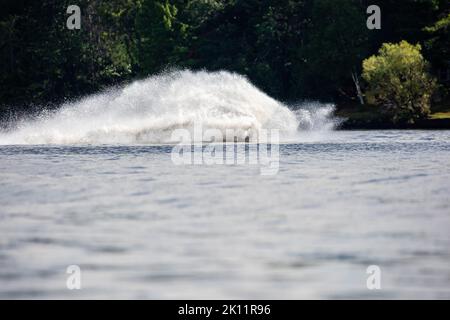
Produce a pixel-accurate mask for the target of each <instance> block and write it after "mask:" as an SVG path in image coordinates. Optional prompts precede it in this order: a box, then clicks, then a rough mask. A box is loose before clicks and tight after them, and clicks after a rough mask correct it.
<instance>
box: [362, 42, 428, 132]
mask: <svg viewBox="0 0 450 320" xmlns="http://www.w3.org/2000/svg"><path fill="white" fill-rule="evenodd" d="M421 49H422V48H421V46H420V45H419V44H417V45H411V44H409V43H408V42H406V41H401V42H400V43H398V44H392V43H385V44H383V46H382V47H381V49H380V50H379V52H378V55H374V56H371V57H370V58H368V59H366V60H364V61H363V74H362V76H363V78H364V80H366V81H367V84H368V90H367V92H366V96H367V99H368V101H369V103H372V104H376V105H379V106H381V107H382V108H383V109H384V110H385V111H386V112H387V113H388V114H389V115H390V116H391V119H392V121H393V122H408V123H414V122H415V121H416V120H418V119H423V118H426V117H427V116H428V115H429V113H430V100H431V95H432V94H433V92H434V90H435V88H436V82H435V80H434V79H433V78H432V77H431V76H430V75H429V74H428V72H427V69H428V62H427V61H426V60H425V59H424V58H423V56H422V54H421Z"/></svg>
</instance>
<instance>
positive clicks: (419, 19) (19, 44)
mask: <svg viewBox="0 0 450 320" xmlns="http://www.w3.org/2000/svg"><path fill="white" fill-rule="evenodd" d="M373 4H376V5H378V6H379V7H380V8H381V29H380V30H369V29H368V28H367V25H366V23H367V19H368V16H369V14H368V13H367V12H366V10H367V7H368V6H369V5H373ZM69 5H77V6H79V7H80V9H81V28H80V29H79V30H69V29H68V28H67V26H66V21H67V19H68V18H69V16H70V14H68V13H67V8H68V6H69ZM1 7H2V10H1V12H0V61H1V72H0V115H2V116H5V115H6V114H8V113H11V112H13V113H14V112H18V111H32V110H33V109H34V108H37V107H36V106H42V105H45V106H47V107H51V106H52V105H57V104H58V103H61V102H63V101H65V100H67V99H73V98H76V97H80V96H83V95H86V94H90V93H94V92H98V91H99V90H102V89H105V88H108V87H110V86H112V85H118V84H123V83H127V82H128V81H131V80H134V79H139V78H144V77H146V76H148V75H153V74H157V73H161V72H163V71H165V70H170V69H184V68H188V69H191V70H200V69H204V70H209V71H214V70H228V71H234V72H237V73H240V74H243V75H246V76H247V77H248V78H249V79H250V80H251V81H252V82H253V83H254V84H255V85H257V86H258V87H259V88H260V89H262V90H263V91H265V92H266V93H268V94H269V95H271V96H272V97H274V98H277V99H280V100H282V101H286V102H292V101H299V100H304V99H314V100H322V101H333V102H335V103H337V104H338V106H339V105H341V106H348V105H358V104H360V103H361V102H362V103H366V102H367V101H368V102H369V103H371V97H370V92H372V93H373V94H372V98H373V99H372V101H373V104H374V105H376V104H380V105H385V106H387V107H386V110H388V109H389V108H388V107H389V106H390V107H392V105H396V102H395V101H394V100H395V99H394V98H389V97H385V99H384V100H383V97H382V96H383V94H379V91H380V90H381V91H383V90H384V89H383V88H381V89H380V87H379V86H377V83H376V81H377V80H371V79H375V78H376V77H375V76H373V75H371V74H368V73H367V72H366V76H364V72H365V70H363V68H364V66H363V65H364V63H363V62H364V61H365V60H366V59H368V58H369V57H371V56H373V55H376V54H377V53H379V54H380V55H381V56H382V55H383V54H382V53H381V51H379V50H380V48H382V46H383V44H387V43H392V44H398V43H400V42H401V41H404V43H405V44H406V45H405V46H403V47H401V48H400V50H406V51H407V50H409V51H411V52H413V51H414V52H415V53H417V54H418V55H417V60H416V61H415V62H414V64H408V65H405V68H406V69H408V70H410V69H411V68H416V69H415V71H416V72H417V74H418V77H416V78H414V79H418V78H420V80H413V82H412V83H413V84H414V85H415V84H416V83H419V82H420V83H421V84H422V83H423V82H424V81H428V82H427V83H428V84H429V85H426V86H424V87H423V86H419V87H417V86H414V88H415V89H408V91H407V92H406V93H405V94H406V95H407V96H413V97H415V96H414V94H412V93H413V92H412V91H413V90H416V91H417V90H418V91H420V93H422V92H427V93H426V94H425V95H423V96H420V97H415V98H414V99H415V100H416V101H417V100H421V101H422V100H423V101H424V104H423V105H422V106H421V107H420V108H421V111H420V112H418V113H417V112H416V114H418V115H419V118H420V117H422V116H428V115H429V112H428V111H426V110H425V111H424V113H423V114H422V113H421V112H422V111H423V110H422V109H424V108H425V109H426V108H429V106H428V104H437V105H442V104H444V105H445V103H446V101H448V87H449V81H450V65H449V63H450V55H449V48H450V41H449V25H450V15H449V12H450V11H449V1H448V0H400V1H399V0H386V1H366V0H295V1H294V0H280V1H269V0H263V1H256V0H245V1H243V0H170V1H169V0H159V1H154V0H111V1H101V0H90V1H88V0H76V1H75V0H42V1H26V0H3V1H2V5H1ZM415 45H418V46H415ZM394 49H395V48H394ZM388 51H389V50H387V49H386V50H385V55H386V56H388V57H389V55H390V56H391V57H392V55H393V54H394V55H395V53H393V51H392V50H391V51H392V52H390V53H389V52H388ZM402 52H403V51H402ZM387 59H389V58H387ZM372 65H376V61H372ZM366 66H367V68H368V69H370V65H369V64H366ZM411 66H414V67H411ZM386 68H387V70H386V72H385V73H383V74H384V75H381V76H379V77H378V81H381V82H383V81H384V82H386V79H387V78H386V77H387V76H386V75H389V74H392V70H393V69H395V68H396V66H395V63H393V64H390V65H389V66H387V67H386ZM405 68H404V69H405ZM395 70H397V69H395ZM366 71H367V70H366ZM372 71H373V70H372ZM408 72H409V71H408ZM425 73H426V74H425ZM378 74H380V73H378ZM402 77H403V76H402V75H399V76H398V77H397V78H396V79H400V83H399V84H398V85H399V88H400V87H402V88H403V85H404V83H403V82H402V81H408V76H406V78H407V79H406V80H402ZM380 79H381V80H380ZM371 81H373V82H374V83H372V84H371ZM414 81H416V82H414ZM391 87H392V86H391ZM411 88H412V87H411ZM359 90H361V92H359ZM377 90H378V91H377ZM399 90H400V89H399ZM369 91H370V92H369ZM362 92H363V93H364V96H363V93H362ZM377 92H378V93H377ZM368 93H369V94H368ZM392 94H393V95H395V96H396V95H398V94H399V93H398V92H393V93H392ZM428 98H430V100H431V102H426V100H427V99H428ZM411 99H412V98H411ZM397 100H398V99H397ZM393 101H394V102H395V103H394V102H393ZM401 101H402V102H401V104H404V105H408V103H409V102H404V101H405V100H404V99H403V100H401ZM431 107H433V106H431ZM39 108H40V107H39ZM408 108H410V109H411V108H417V107H411V106H409V105H408ZM391 109H392V108H391ZM414 112H415V111H414ZM399 117H400V118H401V115H400V116H399ZM407 117H408V119H410V118H412V116H409V115H408V116H407ZM391 118H394V119H395V117H391Z"/></svg>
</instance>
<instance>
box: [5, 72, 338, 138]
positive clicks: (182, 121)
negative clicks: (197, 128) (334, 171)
mask: <svg viewBox="0 0 450 320" xmlns="http://www.w3.org/2000/svg"><path fill="white" fill-rule="evenodd" d="M331 112H332V107H331V106H329V105H327V106H323V105H315V107H314V108H313V105H312V104H310V105H306V107H303V108H302V107H301V108H300V109H298V110H297V111H296V112H293V111H291V110H290V109H289V108H288V107H287V106H286V105H284V104H282V103H280V102H278V101H276V100H274V99H272V98H271V97H269V96H268V95H266V94H265V93H263V92H262V91H260V90H259V89H257V88H256V87H255V86H253V85H252V84H251V83H250V82H249V81H248V80H247V79H246V78H245V77H243V76H241V75H238V74H234V73H229V72H226V71H221V72H206V71H200V72H192V71H188V70H185V71H175V72H171V73H166V74H162V75H158V76H153V77H150V78H147V79H145V80H141V81H135V82H134V83H132V84H130V85H128V86H126V87H124V88H121V89H116V90H110V91H108V92H104V93H101V94H98V95H94V96H90V97H87V98H84V99H82V100H79V101H76V102H72V103H67V104H64V105H63V106H61V107H60V108H59V109H58V110H57V111H55V112H52V113H46V114H44V113H43V114H41V115H40V116H38V117H36V118H35V119H33V120H31V121H30V120H28V121H19V122H18V123H16V125H15V128H14V129H12V130H10V131H9V132H7V133H3V134H0V144H3V145H5V144H139V143H173V142H176V141H171V133H172V132H173V130H174V129H178V128H187V129H189V128H192V127H193V126H194V124H196V125H201V126H202V128H203V129H210V128H211V129H218V130H221V131H225V130H226V129H233V130H235V131H236V132H242V135H243V136H242V137H239V139H245V138H247V137H254V136H257V135H258V132H259V131H260V130H261V129H267V130H270V129H278V130H280V136H281V139H282V140H283V139H289V138H292V137H295V136H298V132H299V130H309V131H314V130H330V129H331V128H332V126H333V125H332V123H331V122H330V120H329V118H330V115H331Z"/></svg>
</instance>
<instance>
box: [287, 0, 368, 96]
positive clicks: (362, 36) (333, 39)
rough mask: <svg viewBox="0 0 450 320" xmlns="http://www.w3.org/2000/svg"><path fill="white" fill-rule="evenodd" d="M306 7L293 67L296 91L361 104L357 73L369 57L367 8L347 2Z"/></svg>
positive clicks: (322, 0)
mask: <svg viewBox="0 0 450 320" xmlns="http://www.w3.org/2000/svg"><path fill="white" fill-rule="evenodd" d="M308 4H309V5H308V6H307V7H306V10H308V13H307V15H308V17H309V19H308V20H309V21H308V24H307V29H306V30H305V34H306V35H305V37H304V39H303V41H304V44H303V45H302V46H299V50H298V57H297V61H298V62H296V64H295V66H294V69H295V70H296V72H295V75H296V77H297V78H298V79H299V81H298V90H301V91H303V94H306V95H311V96H315V97H320V98H325V99H330V98H336V97H346V98H348V97H349V98H351V99H352V100H353V99H354V98H355V97H357V98H358V100H359V102H360V103H361V104H362V103H363V100H362V95H361V92H360V86H359V73H360V70H359V69H360V65H361V61H362V59H363V58H364V57H366V56H367V53H368V52H367V51H368V49H367V48H368V29H367V27H366V19H367V16H366V8H367V7H364V5H362V4H361V3H360V2H359V1H349V0H314V1H309V2H308ZM305 91H306V92H305Z"/></svg>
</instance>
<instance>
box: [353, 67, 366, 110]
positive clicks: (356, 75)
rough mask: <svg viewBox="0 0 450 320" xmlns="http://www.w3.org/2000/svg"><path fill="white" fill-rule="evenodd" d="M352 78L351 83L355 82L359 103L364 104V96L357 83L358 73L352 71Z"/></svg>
mask: <svg viewBox="0 0 450 320" xmlns="http://www.w3.org/2000/svg"><path fill="white" fill-rule="evenodd" d="M352 79H353V83H354V84H355V87H356V93H357V95H358V99H359V103H360V104H361V105H364V97H363V94H362V91H361V86H360V85H359V78H358V74H357V73H356V72H354V71H352Z"/></svg>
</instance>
